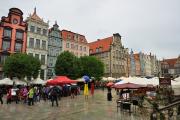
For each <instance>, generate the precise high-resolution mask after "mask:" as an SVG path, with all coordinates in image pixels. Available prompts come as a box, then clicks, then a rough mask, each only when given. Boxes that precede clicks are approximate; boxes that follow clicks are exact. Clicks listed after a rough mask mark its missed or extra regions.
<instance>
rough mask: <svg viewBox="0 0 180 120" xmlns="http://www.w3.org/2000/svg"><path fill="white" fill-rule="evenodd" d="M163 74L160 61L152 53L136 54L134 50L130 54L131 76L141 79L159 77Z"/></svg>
mask: <svg viewBox="0 0 180 120" xmlns="http://www.w3.org/2000/svg"><path fill="white" fill-rule="evenodd" d="M160 73H161V68H160V61H158V59H157V58H156V56H155V55H152V54H151V53H150V54H149V55H148V54H144V53H142V52H139V53H136V54H135V53H134V52H133V51H132V50H131V52H130V54H129V75H130V76H141V77H154V76H159V75H160Z"/></svg>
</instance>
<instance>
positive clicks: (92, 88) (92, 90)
mask: <svg viewBox="0 0 180 120" xmlns="http://www.w3.org/2000/svg"><path fill="white" fill-rule="evenodd" d="M91 95H92V97H94V81H92V82H91Z"/></svg>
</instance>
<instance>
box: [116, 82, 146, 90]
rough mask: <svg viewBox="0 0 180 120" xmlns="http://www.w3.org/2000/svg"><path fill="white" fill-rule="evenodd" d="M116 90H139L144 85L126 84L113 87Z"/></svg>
mask: <svg viewBox="0 0 180 120" xmlns="http://www.w3.org/2000/svg"><path fill="white" fill-rule="evenodd" d="M113 87H114V88H116V89H138V88H141V87H144V86H143V85H139V84H134V83H124V84H118V85H115V86H113Z"/></svg>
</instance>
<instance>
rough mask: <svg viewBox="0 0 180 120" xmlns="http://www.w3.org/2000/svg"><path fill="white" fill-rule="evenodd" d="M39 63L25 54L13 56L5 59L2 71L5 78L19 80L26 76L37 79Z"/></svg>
mask: <svg viewBox="0 0 180 120" xmlns="http://www.w3.org/2000/svg"><path fill="white" fill-rule="evenodd" d="M40 66H41V65H40V61H39V60H37V59H35V58H34V57H32V56H29V55H27V54H21V53H20V54H13V55H11V56H9V57H8V58H7V59H6V62H5V64H4V65H3V70H4V73H5V75H6V76H8V77H10V78H12V77H17V78H19V79H22V78H24V77H25V76H27V77H28V78H30V77H34V78H37V76H38V71H39V69H40Z"/></svg>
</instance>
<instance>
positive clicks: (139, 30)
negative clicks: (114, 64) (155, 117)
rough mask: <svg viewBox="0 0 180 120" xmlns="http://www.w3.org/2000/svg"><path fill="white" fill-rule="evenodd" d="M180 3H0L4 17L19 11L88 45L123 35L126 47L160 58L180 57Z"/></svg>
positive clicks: (22, 0) (164, 0)
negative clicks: (75, 35) (78, 36)
mask: <svg viewBox="0 0 180 120" xmlns="http://www.w3.org/2000/svg"><path fill="white" fill-rule="evenodd" d="M179 6H180V0H0V16H7V14H8V12H9V8H11V7H17V8H20V9H21V10H22V11H23V12H24V18H26V17H27V16H28V15H29V14H30V13H33V10H34V7H36V9H37V14H38V15H39V16H40V17H41V18H43V19H44V20H45V21H47V20H49V21H50V26H52V24H54V21H55V20H57V22H58V24H59V26H60V29H61V30H62V29H67V30H70V31H73V32H77V33H80V34H83V35H85V36H86V39H87V40H88V42H92V41H95V40H97V39H101V38H105V37H109V36H112V34H113V33H119V34H120V35H121V36H122V43H123V45H124V46H125V47H127V48H129V49H133V50H134V51H135V52H139V51H142V52H145V53H149V52H151V53H153V54H156V56H157V57H158V58H160V59H161V58H173V57H177V56H178V55H180V7H179Z"/></svg>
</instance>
